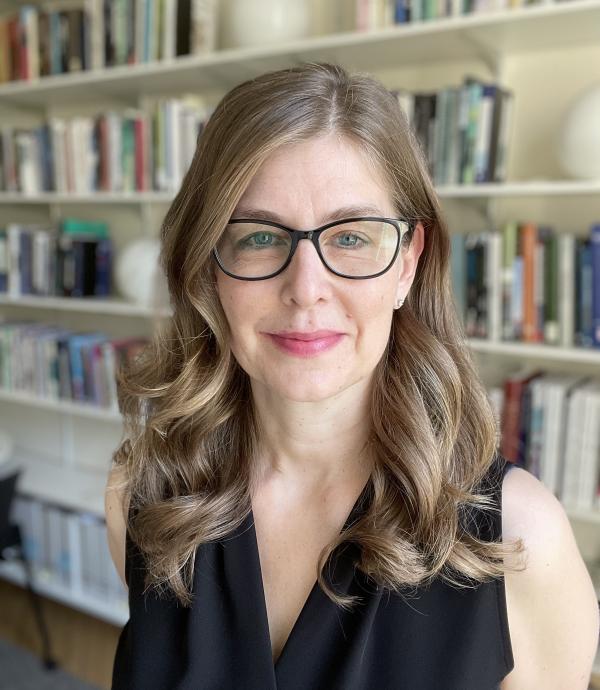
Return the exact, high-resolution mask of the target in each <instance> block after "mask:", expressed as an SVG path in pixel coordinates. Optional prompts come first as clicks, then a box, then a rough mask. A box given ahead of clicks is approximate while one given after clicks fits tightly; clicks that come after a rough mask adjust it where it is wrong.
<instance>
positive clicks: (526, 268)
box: [520, 223, 538, 343]
mask: <svg viewBox="0 0 600 690" xmlns="http://www.w3.org/2000/svg"><path fill="white" fill-rule="evenodd" d="M520 232H521V235H522V248H523V340H524V341H525V342H530V343H531V342H537V332H538V328H537V313H536V309H535V297H534V290H535V252H536V246H537V225H536V224H535V223H523V225H522V226H521V227H520Z"/></svg>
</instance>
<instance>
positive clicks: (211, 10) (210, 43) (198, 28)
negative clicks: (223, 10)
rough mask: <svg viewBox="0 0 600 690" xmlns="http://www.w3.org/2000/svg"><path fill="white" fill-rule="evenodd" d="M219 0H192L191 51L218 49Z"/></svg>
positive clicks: (193, 52)
mask: <svg viewBox="0 0 600 690" xmlns="http://www.w3.org/2000/svg"><path fill="white" fill-rule="evenodd" d="M218 19H219V0H192V19H191V22H192V27H191V36H190V53H191V54H192V55H197V54H199V53H209V52H212V51H213V50H216V49H217V33H218Z"/></svg>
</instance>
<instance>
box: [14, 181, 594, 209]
mask: <svg viewBox="0 0 600 690" xmlns="http://www.w3.org/2000/svg"><path fill="white" fill-rule="evenodd" d="M436 192H437V194H438V196H439V197H440V198H442V199H459V200H460V199H464V200H468V199H501V198H511V197H512V198H520V197H564V196H580V195H581V196H584V195H595V194H600V180H595V181H588V180H515V181H512V182H493V183H488V182H486V183H479V184H458V185H439V186H438V187H437V188H436ZM174 196H175V195H174V194H173V193H172V192H159V191H155V192H93V193H90V194H75V193H68V194H61V193H59V192H40V193H38V194H29V195H27V194H20V193H17V192H0V204H5V205H21V204H98V205H102V204H110V205H113V204H122V205H132V206H143V205H144V204H170V203H171V202H172V201H173V199H174Z"/></svg>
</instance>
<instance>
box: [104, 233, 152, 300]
mask: <svg viewBox="0 0 600 690" xmlns="http://www.w3.org/2000/svg"><path fill="white" fill-rule="evenodd" d="M159 252H160V242H159V241H158V240H153V239H139V240H134V241H133V242H130V243H129V244H128V245H126V246H125V247H124V248H123V249H121V250H120V251H119V252H117V256H116V262H115V264H116V265H115V284H116V287H117V290H118V291H119V293H120V294H121V295H122V296H123V297H125V298H126V299H128V300H129V301H130V302H134V303H136V304H139V305H142V306H145V307H151V306H155V304H156V298H157V294H159V287H160V279H161V275H162V272H161V271H160V267H159V263H158V258H159Z"/></svg>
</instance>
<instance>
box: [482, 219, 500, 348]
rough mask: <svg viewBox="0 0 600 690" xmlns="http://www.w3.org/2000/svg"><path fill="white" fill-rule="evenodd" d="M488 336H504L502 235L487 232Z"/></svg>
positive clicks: (497, 338) (496, 338) (497, 337)
mask: <svg viewBox="0 0 600 690" xmlns="http://www.w3.org/2000/svg"><path fill="white" fill-rule="evenodd" d="M486 259H487V266H486V270H485V276H486V281H487V337H488V338H489V339H490V340H493V341H499V340H500V339H501V337H502V282H501V281H502V235H501V234H500V233H499V232H496V231H494V232H489V233H487V251H486Z"/></svg>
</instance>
